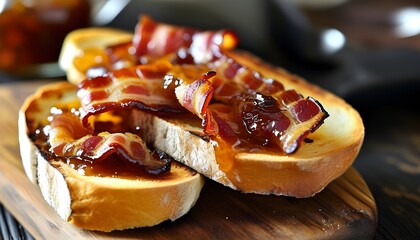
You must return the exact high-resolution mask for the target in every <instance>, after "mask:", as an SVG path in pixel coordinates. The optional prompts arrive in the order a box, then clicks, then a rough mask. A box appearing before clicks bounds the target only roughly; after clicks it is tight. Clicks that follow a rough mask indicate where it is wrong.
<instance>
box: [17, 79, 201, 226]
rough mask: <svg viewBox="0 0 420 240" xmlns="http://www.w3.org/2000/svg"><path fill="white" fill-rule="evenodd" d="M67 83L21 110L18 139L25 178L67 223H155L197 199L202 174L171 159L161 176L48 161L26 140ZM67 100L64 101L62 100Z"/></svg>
mask: <svg viewBox="0 0 420 240" xmlns="http://www.w3.org/2000/svg"><path fill="white" fill-rule="evenodd" d="M74 89H75V87H74V86H73V85H71V84H70V83H67V82H59V83H54V84H50V85H46V86H44V87H42V88H40V89H39V90H38V91H37V92H36V93H35V94H33V95H32V96H30V97H29V98H28V99H27V100H26V101H25V102H24V104H23V105H22V107H21V109H20V111H19V121H18V129H19V141H20V151H21V155H22V162H23V165H24V169H25V172H26V174H27V175H28V177H29V178H30V179H31V180H32V181H33V182H34V183H35V184H37V185H38V186H39V187H40V190H41V192H42V195H43V196H44V198H45V200H46V201H47V202H48V203H49V204H50V205H51V206H52V207H53V208H54V209H55V210H56V212H57V213H58V214H59V215H60V216H61V217H62V218H63V219H64V220H66V221H68V222H70V223H72V224H74V225H76V226H78V227H80V228H84V229H90V230H99V231H105V232H109V231H112V230H122V229H128V228H135V227H144V226H153V225H156V224H159V223H161V222H163V221H165V220H169V219H170V220H172V221H174V220H176V219H178V218H179V217H181V216H183V215H184V214H186V213H187V212H188V211H189V210H190V209H191V207H192V206H193V205H194V204H195V203H196V201H197V199H198V197H199V194H200V191H201V189H202V187H203V185H204V178H203V177H202V176H201V175H200V174H197V173H196V172H195V171H193V170H191V169H190V168H188V167H185V166H183V165H181V164H178V163H176V162H175V163H174V164H173V165H172V168H171V172H170V173H169V175H165V177H164V178H162V179H159V178H150V179H148V178H147V177H141V178H136V179H122V178H115V177H96V176H84V175H81V174H79V173H78V172H77V171H76V170H75V169H73V168H71V167H70V166H69V165H68V164H66V163H64V162H63V161H59V160H52V159H46V157H45V155H43V154H41V152H40V150H39V149H38V148H37V147H36V146H35V145H34V142H33V141H32V140H31V139H30V138H29V135H30V134H31V133H34V131H35V130H36V128H37V127H38V124H40V121H41V120H40V119H44V118H45V117H46V115H45V114H48V112H49V109H50V107H51V106H53V105H54V104H56V103H57V101H59V100H63V99H65V98H67V95H68V96H70V97H71V95H73V94H74ZM64 101H65V100H64Z"/></svg>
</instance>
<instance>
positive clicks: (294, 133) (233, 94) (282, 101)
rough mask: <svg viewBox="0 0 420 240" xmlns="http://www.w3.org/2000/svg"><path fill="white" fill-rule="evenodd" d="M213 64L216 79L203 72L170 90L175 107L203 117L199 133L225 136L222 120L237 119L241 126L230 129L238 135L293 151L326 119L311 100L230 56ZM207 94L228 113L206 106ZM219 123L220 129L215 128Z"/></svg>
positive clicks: (316, 104)
mask: <svg viewBox="0 0 420 240" xmlns="http://www.w3.org/2000/svg"><path fill="white" fill-rule="evenodd" d="M218 64H219V67H218V68H216V70H222V71H220V72H223V75H222V76H221V77H220V76H219V77H215V72H209V73H211V74H209V73H208V74H206V75H204V76H202V77H200V78H198V79H197V80H196V81H193V82H191V83H189V84H185V83H184V84H181V85H180V86H179V87H177V88H176V96H177V98H178V100H179V102H180V103H181V105H182V106H183V107H185V108H186V109H188V110H189V111H190V112H192V113H194V114H196V115H197V116H198V117H199V118H201V119H202V120H203V122H202V125H203V130H204V133H205V134H208V135H213V136H214V135H218V134H219V135H220V134H221V135H226V136H230V135H232V130H231V129H230V128H227V126H232V124H230V125H229V124H226V122H235V123H238V122H239V123H242V127H236V130H235V132H236V133H237V135H238V136H239V137H242V138H243V139H253V141H255V142H256V143H258V144H260V145H261V144H262V145H275V146H278V147H280V148H281V149H282V150H283V151H284V152H285V153H293V152H295V151H296V150H297V149H298V147H299V145H300V143H301V142H302V141H303V139H304V138H305V137H306V136H307V135H308V134H309V133H310V132H313V131H315V130H316V129H317V128H318V127H319V126H320V125H321V124H322V123H323V121H324V119H325V118H327V117H328V113H327V112H326V111H325V110H324V109H323V108H322V106H321V105H320V104H319V103H318V102H317V101H316V100H314V99H312V98H306V99H304V98H303V97H302V96H301V95H300V94H298V93H297V92H296V91H295V90H284V87H283V85H282V84H280V83H279V82H277V81H275V80H273V79H267V78H264V77H263V76H262V75H261V74H259V73H258V72H256V71H252V70H250V69H247V68H246V67H243V66H241V65H239V64H237V63H236V62H234V61H233V60H230V59H228V61H226V60H225V61H224V62H223V64H220V62H219V63H218ZM232 69H233V70H232ZM223 70H225V71H223ZM178 71H179V70H178ZM211 78H212V79H211ZM210 80H211V81H210ZM214 89H216V91H215V90H214ZM212 97H213V98H214V100H217V101H218V102H221V103H223V104H225V105H227V106H231V107H230V108H231V110H230V114H228V115H226V114H221V113H220V112H218V111H217V110H216V109H213V108H212V104H210V105H209V103H210V101H211V98H212ZM216 116H217V118H218V119H215V117H216ZM221 124H223V126H224V127H220V125H221ZM222 131H228V132H229V133H227V132H225V133H222ZM235 141H236V142H237V141H238V139H237V140H235ZM235 141H233V142H235Z"/></svg>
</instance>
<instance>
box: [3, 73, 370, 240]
mask: <svg viewBox="0 0 420 240" xmlns="http://www.w3.org/2000/svg"><path fill="white" fill-rule="evenodd" d="M45 83H46V82H45V81H37V82H25V83H14V84H7V85H2V86H0V106H1V107H0V115H1V117H0V134H1V137H0V202H2V203H3V204H4V206H5V207H6V208H7V209H8V210H9V211H10V212H11V213H12V214H13V215H14V216H15V218H16V219H17V220H18V221H19V222H21V224H22V225H23V226H24V227H25V228H26V229H27V230H28V231H29V232H30V233H31V234H32V235H33V236H34V237H35V238H36V239H98V238H103V239H111V238H112V239H115V238H142V239H143V238H147V239H177V238H181V239H371V238H373V236H374V233H375V228H376V224H377V209H376V204H375V200H374V198H373V196H372V194H371V192H370V191H369V188H368V186H367V185H366V183H365V182H364V180H363V178H362V177H361V176H360V175H359V174H358V172H357V171H356V170H355V169H353V168H351V169H349V170H348V171H347V172H346V173H345V174H344V175H343V176H341V177H340V178H339V179H337V180H335V181H334V182H332V183H331V184H330V185H329V186H328V187H327V188H326V189H325V190H324V191H322V192H321V193H319V194H317V195H316V196H314V197H312V198H307V199H295V198H289V197H278V196H262V195H256V194H242V193H239V192H237V191H234V190H231V189H229V188H226V187H223V186H221V185H219V184H217V183H214V182H212V181H210V180H208V181H207V182H206V184H205V186H204V188H203V191H202V193H201V196H200V198H199V200H198V202H197V204H196V205H195V206H194V207H193V209H192V210H191V211H190V212H189V213H188V214H187V215H185V216H183V217H182V218H180V219H178V220H177V221H175V222H169V221H168V222H164V223H162V224H160V225H158V226H155V227H150V228H142V229H133V230H126V231H117V232H112V233H100V232H92V231H84V230H80V229H77V228H75V227H73V226H72V225H70V224H68V223H67V222H65V221H63V220H62V219H60V218H59V216H58V215H57V214H55V212H54V211H53V210H52V208H50V207H49V206H48V204H47V203H46V202H44V201H43V199H42V196H41V194H40V192H39V191H38V189H37V187H36V186H34V185H33V184H32V183H31V182H30V181H29V180H28V179H27V177H26V175H25V174H24V171H23V167H22V165H21V162H20V154H19V146H18V138H17V113H18V109H19V107H20V105H21V103H22V102H23V100H24V98H25V97H26V96H28V95H29V94H31V93H32V92H34V91H35V89H36V88H37V87H38V86H40V85H41V84H45ZM116 211H118V210H117V209H116Z"/></svg>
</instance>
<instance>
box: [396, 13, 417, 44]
mask: <svg viewBox="0 0 420 240" xmlns="http://www.w3.org/2000/svg"><path fill="white" fill-rule="evenodd" d="M391 21H392V22H393V24H394V33H395V35H396V36H397V37H400V38H405V37H412V36H415V35H418V34H420V8H418V7H406V8H402V9H399V10H398V11H396V12H395V13H394V14H393V15H392V16H391Z"/></svg>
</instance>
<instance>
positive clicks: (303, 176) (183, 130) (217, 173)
mask: <svg viewBox="0 0 420 240" xmlns="http://www.w3.org/2000/svg"><path fill="white" fill-rule="evenodd" d="M229 55H230V56H231V57H232V58H234V59H235V60H236V61H238V62H239V63H241V64H243V65H246V66H249V67H251V68H252V69H254V70H257V71H258V72H260V73H262V74H263V75H264V76H266V77H268V78H273V79H276V80H279V81H280V82H281V83H283V84H284V85H285V88H286V89H296V90H297V91H299V92H300V93H302V94H303V95H304V96H312V97H314V98H315V99H317V100H318V101H320V102H321V103H322V104H323V106H324V108H325V109H326V110H327V112H328V113H329V114H330V117H329V118H327V119H326V120H325V123H324V124H323V125H322V126H321V127H320V128H319V129H318V130H317V131H316V132H315V133H312V134H310V135H309V136H308V138H309V139H311V140H313V142H310V143H306V142H303V143H302V146H301V147H300V148H299V149H298V151H297V152H296V153H294V154H290V155H285V154H279V153H270V152H265V153H256V152H253V153H250V152H240V153H238V154H237V155H236V156H234V157H233V158H232V159H217V157H216V154H215V148H216V147H215V146H214V143H212V142H211V141H208V140H205V138H203V137H202V136H200V135H201V134H202V131H201V127H200V125H199V124H196V125H194V124H191V121H184V120H180V119H177V118H175V117H168V118H160V117H156V116H153V115H145V114H133V121H134V122H135V123H134V124H143V125H145V127H144V129H146V130H147V134H146V135H147V136H148V141H149V142H151V143H152V144H153V145H154V146H155V147H157V148H159V149H162V150H164V151H165V152H167V153H168V154H169V155H171V156H173V157H174V158H175V159H176V160H177V161H179V162H181V163H183V164H185V165H187V166H190V167H191V168H193V169H195V170H196V171H198V172H199V173H201V174H203V175H205V176H206V177H208V178H211V179H213V180H215V181H217V182H219V183H222V184H224V185H226V186H229V187H231V188H233V189H237V190H240V191H242V192H246V193H259V194H275V195H285V196H293V197H299V198H301V197H310V196H313V195H314V194H316V193H318V192H320V191H321V190H322V189H324V188H325V187H326V186H327V185H328V184H329V183H330V182H331V181H333V180H334V179H336V178H338V177H339V176H341V175H342V174H343V173H344V172H345V171H346V170H347V169H348V168H349V167H350V166H351V165H352V163H353V161H354V159H355V158H356V156H357V154H358V153H359V150H360V148H361V145H362V142H363V139H364V125H363V122H362V119H361V117H360V115H359V113H358V112H357V111H356V110H355V109H354V108H352V107H351V106H350V105H349V104H347V103H346V102H345V101H344V100H342V99H340V98H339V97H337V96H335V95H333V94H332V93H329V92H327V91H325V90H323V89H321V88H319V87H317V86H314V85H313V84H310V83H308V82H306V81H305V80H303V79H301V78H299V77H297V76H295V75H292V74H290V73H288V72H286V71H285V70H283V69H280V68H275V67H273V66H270V65H269V64H267V63H265V62H262V61H261V60H260V59H259V58H257V57H255V56H253V55H251V54H249V53H246V52H231V53H229ZM229 161H230V162H231V163H229V164H231V165H232V167H231V168H230V169H229V170H222V167H221V166H220V165H221V163H223V164H224V165H226V162H229Z"/></svg>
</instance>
